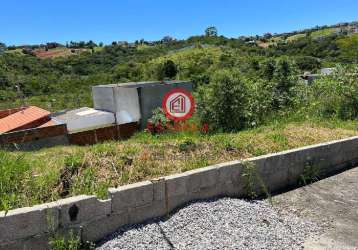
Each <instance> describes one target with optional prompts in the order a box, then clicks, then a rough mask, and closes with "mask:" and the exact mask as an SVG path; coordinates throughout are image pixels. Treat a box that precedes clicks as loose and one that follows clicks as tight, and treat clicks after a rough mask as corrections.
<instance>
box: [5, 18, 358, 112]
mask: <svg viewBox="0 0 358 250" xmlns="http://www.w3.org/2000/svg"><path fill="white" fill-rule="evenodd" d="M339 27H340V26H339ZM349 27H350V28H349ZM352 27H357V25H356V23H352V24H346V26H342V27H341V28H340V31H339V32H338V31H337V30H336V29H337V28H329V27H322V28H314V29H312V30H306V31H303V33H298V32H296V33H287V34H281V35H280V34H276V35H271V34H269V33H268V34H265V35H263V36H256V37H240V38H237V39H234V38H226V37H223V36H218V35H217V31H216V32H215V30H214V32H212V31H211V33H207V34H206V35H203V36H193V37H190V38H188V39H187V40H175V39H173V38H170V37H165V38H163V40H161V41H156V42H147V41H144V40H141V41H136V43H134V44H128V43H124V42H121V43H119V42H113V43H112V44H111V45H103V44H99V45H98V44H95V43H94V42H92V41H90V42H87V43H86V42H79V43H75V42H71V43H69V44H68V45H67V47H64V46H63V45H60V44H57V43H48V44H47V45H33V46H32V47H31V46H22V47H21V48H22V49H21V48H17V47H13V46H9V47H6V46H5V45H2V46H3V47H4V48H5V52H3V53H2V54H1V52H0V108H6V107H12V106H18V105H20V104H21V103H22V102H23V101H22V99H23V98H19V97H21V96H23V97H25V101H26V103H27V104H35V105H39V106H42V107H44V108H47V109H50V110H58V109H63V108H71V107H76V106H86V105H87V106H88V105H91V98H90V86H92V85H95V84H97V83H113V82H117V83H118V82H127V81H142V80H161V79H160V78H162V77H161V75H160V72H158V71H160V65H158V64H160V63H163V62H164V61H165V60H173V61H174V62H175V63H176V64H177V66H178V74H177V75H176V78H177V79H183V80H192V81H193V82H194V83H195V85H196V86H199V85H201V84H202V83H207V82H209V81H210V78H211V77H212V75H213V73H215V71H220V70H222V69H238V70H240V72H241V74H242V75H247V76H249V77H251V76H255V75H256V71H258V70H260V69H262V67H263V65H264V64H263V62H264V61H265V60H267V59H272V60H278V59H280V58H282V57H286V58H287V60H289V61H290V62H292V63H293V64H295V65H296V66H297V69H298V72H299V73H302V72H303V71H312V72H315V71H316V70H317V69H318V68H320V67H324V66H334V65H335V64H336V63H342V64H347V63H357V60H358V59H357V58H358V57H357V37H358V34H353V33H352V32H349V30H350V29H352ZM332 30H334V31H335V32H331V31H332ZM327 31H330V32H327ZM293 36H295V37H296V38H295V39H292V38H293ZM259 44H261V45H260V46H258V45H259ZM262 44H266V45H264V46H262ZM41 46H42V47H41ZM61 46H63V47H61ZM0 47H1V46H0ZM0 51H1V50H0ZM71 51H72V52H74V53H72V52H71ZM23 52H24V53H26V54H23ZM36 55H38V56H40V57H41V58H39V57H37V56H36ZM66 55H71V56H66ZM16 86H18V87H19V88H20V91H21V92H20V93H19V91H18V87H16Z"/></svg>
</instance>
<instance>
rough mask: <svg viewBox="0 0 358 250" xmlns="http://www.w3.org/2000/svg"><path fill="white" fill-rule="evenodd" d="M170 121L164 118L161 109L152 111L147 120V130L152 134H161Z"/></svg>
mask: <svg viewBox="0 0 358 250" xmlns="http://www.w3.org/2000/svg"><path fill="white" fill-rule="evenodd" d="M169 122H170V120H169V119H168V118H167V117H166V116H165V114H164V112H163V110H162V109H161V108H157V109H155V110H153V115H152V117H151V118H150V119H149V120H148V123H147V130H148V131H149V132H150V133H152V134H157V133H162V132H164V131H165V130H167V128H168V123H169Z"/></svg>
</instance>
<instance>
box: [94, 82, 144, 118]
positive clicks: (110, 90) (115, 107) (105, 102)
mask: <svg viewBox="0 0 358 250" xmlns="http://www.w3.org/2000/svg"><path fill="white" fill-rule="evenodd" d="M92 94H93V104H94V108H95V109H100V110H105V111H109V112H112V113H114V114H115V118H116V123H117V124H125V123H130V122H138V121H139V120H140V118H141V115H140V106H139V96H138V90H137V88H136V86H133V87H131V86H130V85H128V84H127V85H126V84H122V85H121V86H120V85H118V84H108V85H98V86H94V87H92Z"/></svg>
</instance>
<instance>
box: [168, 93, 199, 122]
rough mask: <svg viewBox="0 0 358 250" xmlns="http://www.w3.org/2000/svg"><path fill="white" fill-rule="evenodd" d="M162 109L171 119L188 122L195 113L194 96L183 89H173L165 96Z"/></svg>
mask: <svg viewBox="0 0 358 250" xmlns="http://www.w3.org/2000/svg"><path fill="white" fill-rule="evenodd" d="M162 108H163V110H164V112H165V114H166V115H167V117H168V118H169V119H172V120H174V121H183V120H186V119H188V118H189V117H191V116H192V115H193V112H194V108H195V102H194V98H193V95H192V94H191V93H190V92H189V91H187V90H185V89H183V88H175V89H172V90H171V91H169V92H168V93H166V94H165V95H164V98H163V102H162Z"/></svg>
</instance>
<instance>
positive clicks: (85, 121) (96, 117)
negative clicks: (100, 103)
mask: <svg viewBox="0 0 358 250" xmlns="http://www.w3.org/2000/svg"><path fill="white" fill-rule="evenodd" d="M52 119H53V120H54V121H55V122H59V123H66V124H67V130H68V132H70V133H73V132H79V131H86V130H91V129H95V128H99V127H105V126H109V125H112V124H115V118H114V114H113V113H111V112H106V111H102V110H96V109H93V108H87V107H84V108H80V109H74V110H69V111H64V112H58V113H55V114H53V116H52Z"/></svg>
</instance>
